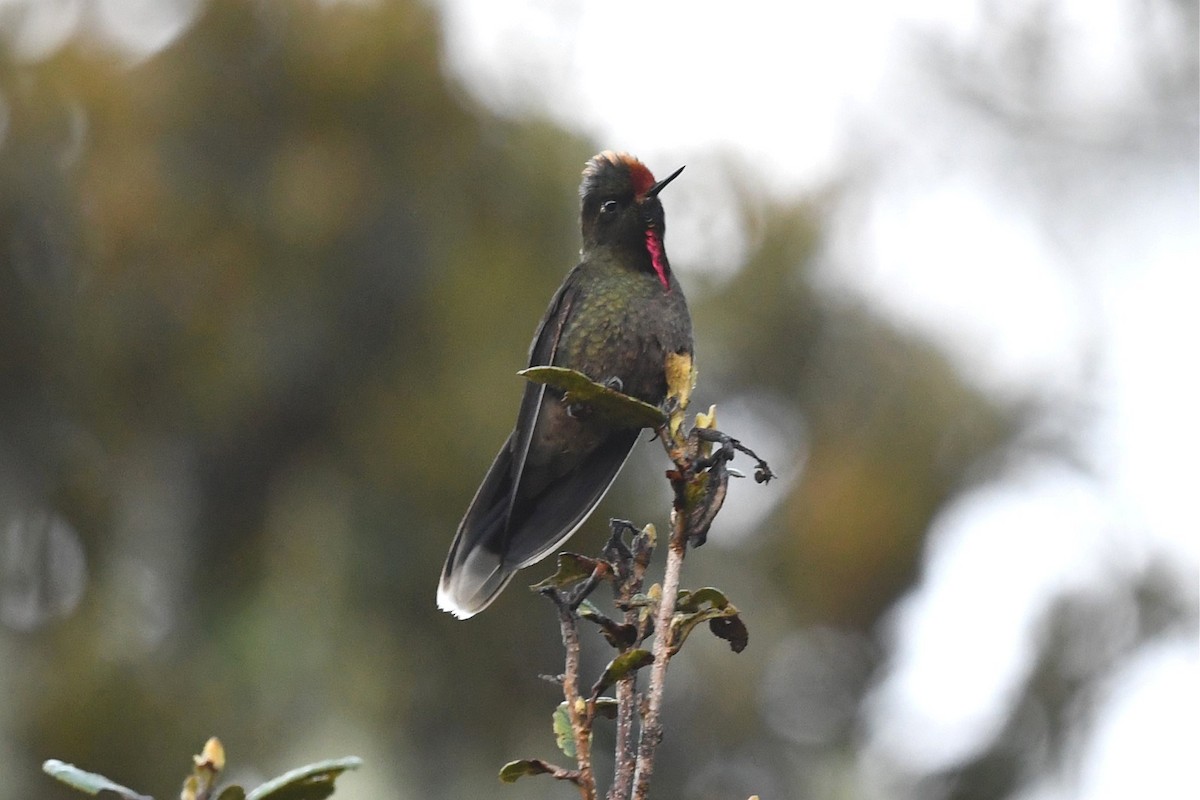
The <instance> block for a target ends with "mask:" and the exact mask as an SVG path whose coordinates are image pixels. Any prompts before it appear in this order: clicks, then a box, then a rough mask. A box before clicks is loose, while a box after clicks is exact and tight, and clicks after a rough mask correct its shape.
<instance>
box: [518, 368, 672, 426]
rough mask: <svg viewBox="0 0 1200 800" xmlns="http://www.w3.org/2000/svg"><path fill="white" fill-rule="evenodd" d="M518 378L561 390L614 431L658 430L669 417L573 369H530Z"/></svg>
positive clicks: (523, 371)
mask: <svg viewBox="0 0 1200 800" xmlns="http://www.w3.org/2000/svg"><path fill="white" fill-rule="evenodd" d="M517 374H518V375H520V376H521V377H523V378H525V379H526V380H529V381H532V382H533V383H544V384H546V385H547V386H553V387H554V388H555V389H559V390H561V391H562V392H564V395H563V400H564V401H565V402H566V403H568V404H574V403H580V404H583V405H586V406H588V407H589V408H590V409H591V410H592V411H593V412H594V413H595V414H597V415H598V416H600V417H602V418H604V420H605V421H606V422H608V423H609V424H611V425H613V426H614V427H622V428H657V427H658V426H659V425H662V424H663V423H664V422H666V421H667V415H666V414H664V413H663V412H662V410H661V409H659V408H658V407H657V406H652V405H650V404H649V403H644V402H642V401H641V400H638V399H637V398H636V397H630V396H629V395H627V394H622V393H621V392H618V391H615V390H613V389H610V388H608V387H607V386H604V385H603V384H599V383H596V382H595V381H593V380H592V379H591V378H589V377H588V376H586V375H584V374H583V373H581V372H576V371H575V370H573V369H567V368H565V367H530V368H529V369H523V370H521V371H520V372H518V373H517Z"/></svg>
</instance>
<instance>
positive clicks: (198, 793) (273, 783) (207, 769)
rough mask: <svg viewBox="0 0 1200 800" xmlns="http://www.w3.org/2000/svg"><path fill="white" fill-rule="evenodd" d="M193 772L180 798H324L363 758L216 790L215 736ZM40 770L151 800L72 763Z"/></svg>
mask: <svg viewBox="0 0 1200 800" xmlns="http://www.w3.org/2000/svg"><path fill="white" fill-rule="evenodd" d="M192 761H193V762H194V765H193V767H192V774H191V775H189V776H187V778H186V779H184V781H183V791H182V792H181V793H180V798H181V800H209V798H211V797H214V796H215V797H216V798H217V800H324V799H325V798H326V797H329V796H330V795H332V794H333V791H334V783H335V782H336V781H337V779H338V776H339V775H341V774H342V773H343V772H345V771H346V770H348V769H358V768H359V767H360V766H362V760H361V759H359V758H355V757H354V756H350V757H347V758H338V759H330V760H328V761H321V762H319V763H316V764H309V765H307V766H303V767H298V768H297V769H294V770H291V771H289V772H288V773H286V774H284V775H280V776H279V777H278V778H272V779H271V780H269V781H267V782H266V783H264V784H263V785H261V786H259V787H257V788H255V789H253V790H251V791H250V793H249V794H247V793H246V790H245V789H243V788H242V787H241V786H238V785H237V784H229V785H227V786H225V787H224V788H223V789H221V792H220V794H217V781H218V780H219V779H220V777H221V773H222V772H223V771H224V770H225V748H224V747H223V746H222V745H221V742H220V740H219V739H217V738H216V737H215V736H214V737H212V738H211V739H209V740H208V741H207V742H206V743H205V744H204V750H203V752H201V754H200V755H197V756H193V757H192ZM42 771H44V772H45V773H46V774H47V775H49V776H50V777H52V778H54V779H55V780H57V781H58V782H60V783H64V784H66V785H67V786H70V787H71V788H73V789H78V790H79V791H81V792H83V793H85V794H90V795H97V796H100V797H104V798H109V800H112V798H116V800H152V798H150V797H149V796H148V795H143V794H139V793H138V792H135V791H133V790H132V789H130V788H128V787H125V786H121V785H120V784H119V783H114V782H113V781H110V780H109V779H108V778H105V777H104V776H103V775H99V774H97V773H94V772H87V771H85V770H81V769H79V768H78V767H76V766H74V765H73V764H64V763H63V762H61V761H57V760H55V759H50V760H49V761H47V762H46V763H45V764H43V765H42Z"/></svg>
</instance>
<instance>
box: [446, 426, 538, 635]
mask: <svg viewBox="0 0 1200 800" xmlns="http://www.w3.org/2000/svg"><path fill="white" fill-rule="evenodd" d="M511 445H512V437H511V436H510V437H509V440H508V441H507V442H505V443H504V446H503V447H501V448H500V452H499V453H498V454H497V455H496V460H495V461H493V462H492V466H491V468H490V469H489V470H488V473H487V477H486V478H484V480H483V484H482V485H480V487H479V491H477V492H476V493H475V497H474V499H473V500H471V506H470V508H468V509H467V513H466V516H464V517H463V520H462V522H460V523H459V525H458V532H457V533H455V534H454V543H453V544H451V545H450V553H449V554H448V555H447V556H446V564H445V566H443V567H442V579H441V581H440V582H439V583H438V591H437V604H438V608H440V609H442V610H443V611H449V612H450V613H451V614H453V615H454V616H456V617H458V618H459V619H467V618H468V617H472V616H474V615H476V614H478V613H479V612H480V611H483V609H485V608H487V607H488V605H490V604H491V602H492V600H494V599H495V598H496V595H498V594H500V591H501V590H502V589H503V588H504V587H505V586H507V585H508V582H509V581H510V580H512V576H513V575H514V574H515V573H516V571H517V569H518V567H517V566H516V565H514V564H505V558H504V556H505V553H504V551H505V549H506V548H505V542H504V538H505V537H504V529H505V527H506V525H507V523H508V505H509V497H510V496H511V493H512V481H513V478H512V449H511Z"/></svg>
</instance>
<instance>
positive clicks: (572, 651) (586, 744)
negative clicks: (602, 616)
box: [546, 589, 596, 800]
mask: <svg viewBox="0 0 1200 800" xmlns="http://www.w3.org/2000/svg"><path fill="white" fill-rule="evenodd" d="M546 594H547V595H548V596H549V597H550V599H551V600H553V601H554V605H555V606H557V607H558V619H559V623H560V625H561V627H562V640H563V647H564V648H565V649H566V651H567V657H566V665H565V669H564V670H563V682H562V686H563V699H564V700H566V701H567V717H568V718H569V719H570V720H571V733H572V735H573V736H574V738H575V763H576V765H577V766H578V775H577V776H573V777H572V780H573V782H574V783H575V784H576V785H577V786H578V787H579V796H580V797H581V798H583V800H595V798H596V776H595V775H594V774H593V773H592V718H593V716H594V713H593V712H594V704H593V703H590V702H589V703H584V708H583V709H582V710H581V709H580V707H579V706H580V698H579V629H578V626H577V617H576V616H575V612H574V610H573V609H572V608H571V607H570V605H569V604H568V603H566V602H564V601H563V599H562V597H561V596H560V595H559V593H558V592H557V591H556V590H555V589H547V590H546Z"/></svg>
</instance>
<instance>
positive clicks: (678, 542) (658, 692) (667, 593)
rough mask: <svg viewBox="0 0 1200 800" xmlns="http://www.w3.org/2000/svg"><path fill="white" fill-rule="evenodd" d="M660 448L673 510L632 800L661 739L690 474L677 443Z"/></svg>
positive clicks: (644, 783)
mask: <svg viewBox="0 0 1200 800" xmlns="http://www.w3.org/2000/svg"><path fill="white" fill-rule="evenodd" d="M663 442H664V446H665V447H666V448H667V452H668V453H669V454H670V456H671V459H672V460H673V461H674V462H675V465H676V468H677V471H676V473H675V474H674V475H673V476H672V480H671V483H672V486H673V487H674V489H675V507H674V509H673V512H672V514H671V538H670V541H669V542H668V543H667V566H666V570H665V572H664V574H663V584H662V597H661V598H660V599H659V605H658V614H657V616H656V618H655V623H654V631H655V633H654V666H653V667H652V668H651V670H650V686H649V688H648V690H647V703H646V710H645V713H644V714H643V716H642V730H641V738H640V741H639V746H638V757H637V769H636V772H635V774H634V785H633V800H644V798H645V797H646V792H647V791H649V789H650V778H651V776H652V775H653V773H654V751H655V749H656V748H657V747H658V745H659V743H660V742H661V741H662V738H663V725H662V704H663V695H664V694H665V692H664V691H663V690H664V686H665V683H666V679H667V664H668V663H669V662H670V660H671V620H672V618H673V617H674V616H675V600H676V598H677V597H678V595H679V575H680V573H681V572H682V570H683V558H684V556H685V555H686V554H687V544H688V530H687V514H686V500H685V492H686V490H687V485H688V478H689V477H690V475H689V474H688V473H690V472H691V470H690V464H689V463H688V462H689V461H690V459H689V458H688V455H687V453H686V451H685V450H684V449H683V448H682V447H680V446H679V444H678V442H674V441H671V440H670V439H669V438H668V437H667V436H666V434H665V433H664V435H663Z"/></svg>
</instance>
